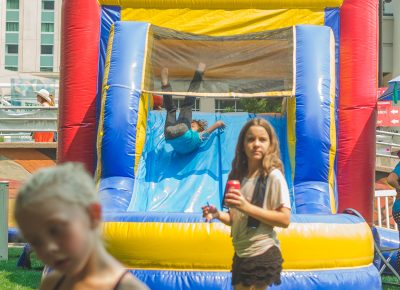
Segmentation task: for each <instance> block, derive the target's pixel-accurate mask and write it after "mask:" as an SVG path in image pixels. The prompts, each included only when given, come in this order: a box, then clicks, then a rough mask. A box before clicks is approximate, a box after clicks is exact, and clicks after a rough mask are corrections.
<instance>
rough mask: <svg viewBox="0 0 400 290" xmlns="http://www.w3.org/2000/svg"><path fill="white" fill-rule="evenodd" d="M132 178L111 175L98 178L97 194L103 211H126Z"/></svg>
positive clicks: (130, 194) (132, 183)
mask: <svg viewBox="0 0 400 290" xmlns="http://www.w3.org/2000/svg"><path fill="white" fill-rule="evenodd" d="M133 185H134V179H133V178H130V177H120V176H113V177H108V178H104V179H101V180H100V184H99V195H100V201H101V204H102V205H103V211H104V212H121V211H126V209H127V208H128V206H129V203H130V201H131V198H132V191H133Z"/></svg>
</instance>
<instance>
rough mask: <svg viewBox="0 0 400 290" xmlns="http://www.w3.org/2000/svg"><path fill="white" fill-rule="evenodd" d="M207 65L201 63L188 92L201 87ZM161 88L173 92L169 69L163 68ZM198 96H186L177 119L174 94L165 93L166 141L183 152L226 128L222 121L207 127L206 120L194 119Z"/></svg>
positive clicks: (197, 146)
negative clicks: (193, 109) (193, 110)
mask: <svg viewBox="0 0 400 290" xmlns="http://www.w3.org/2000/svg"><path fill="white" fill-rule="evenodd" d="M205 67H206V65H205V64H204V63H199V65H198V67H197V69H196V71H195V74H194V76H193V79H192V81H191V82H190V85H189V89H188V92H195V91H197V90H198V89H199V87H200V84H201V82H202V80H203V74H204V70H205ZM161 89H162V90H163V92H171V91H172V88H171V85H170V83H169V80H168V69H167V68H163V69H162V70H161ZM195 101H196V97H193V96H186V97H185V99H184V101H183V105H182V107H181V110H180V112H179V117H178V120H177V119H176V107H175V105H174V103H173V101H172V95H169V94H165V95H164V96H163V103H164V106H165V109H166V110H167V118H166V120H165V129H164V136H165V141H166V142H167V143H169V144H171V146H172V147H173V148H174V150H175V151H176V152H178V153H181V154H188V153H191V152H193V151H195V150H196V149H197V148H199V147H200V146H201V144H202V143H203V142H204V141H205V140H207V138H208V136H209V135H210V134H211V133H212V132H213V131H214V130H216V129H218V128H224V127H225V124H224V122H222V121H217V122H215V123H214V124H213V125H212V126H210V127H209V128H207V122H206V121H205V120H192V108H193V106H194V104H195Z"/></svg>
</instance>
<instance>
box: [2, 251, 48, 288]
mask: <svg viewBox="0 0 400 290" xmlns="http://www.w3.org/2000/svg"><path fill="white" fill-rule="evenodd" d="M22 249H23V248H21V247H8V261H0V289H1V290H28V289H38V287H39V284H40V278H41V276H42V270H43V264H42V263H40V262H39V261H38V260H37V258H36V256H35V254H32V255H31V260H32V269H31V270H23V269H20V268H17V260H18V257H19V255H20V254H21V253H22Z"/></svg>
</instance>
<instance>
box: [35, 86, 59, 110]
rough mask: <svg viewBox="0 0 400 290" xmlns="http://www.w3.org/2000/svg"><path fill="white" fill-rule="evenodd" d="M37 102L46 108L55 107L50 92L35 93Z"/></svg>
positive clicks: (43, 90) (42, 90)
mask: <svg viewBox="0 0 400 290" xmlns="http://www.w3.org/2000/svg"><path fill="white" fill-rule="evenodd" d="M35 93H36V99H37V101H38V102H39V103H40V104H41V105H42V106H45V107H52V106H54V100H53V99H52V96H51V95H50V93H49V91H48V90H45V89H41V90H40V91H35Z"/></svg>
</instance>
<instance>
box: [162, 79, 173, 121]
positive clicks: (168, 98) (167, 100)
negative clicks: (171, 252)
mask: <svg viewBox="0 0 400 290" xmlns="http://www.w3.org/2000/svg"><path fill="white" fill-rule="evenodd" d="M161 89H162V91H163V92H171V91H172V88H171V85H170V84H167V85H166V86H162V87H161ZM163 102H164V107H165V109H166V110H167V118H166V120H165V128H167V127H169V126H174V125H175V124H176V107H175V105H174V103H173V101H172V95H163Z"/></svg>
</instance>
